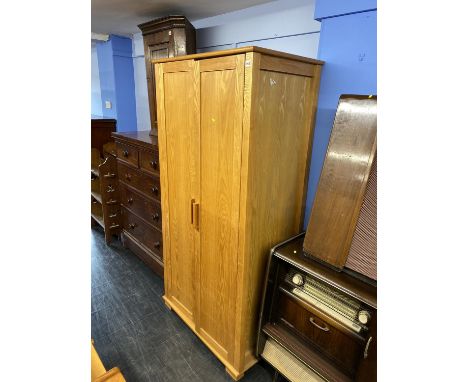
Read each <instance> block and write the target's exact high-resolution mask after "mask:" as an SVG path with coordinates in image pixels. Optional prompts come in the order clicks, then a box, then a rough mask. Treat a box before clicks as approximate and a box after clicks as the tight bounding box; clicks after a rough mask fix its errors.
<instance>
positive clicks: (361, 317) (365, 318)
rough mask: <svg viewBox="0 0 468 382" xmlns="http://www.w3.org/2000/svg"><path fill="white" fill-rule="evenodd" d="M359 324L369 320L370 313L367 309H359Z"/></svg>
mask: <svg viewBox="0 0 468 382" xmlns="http://www.w3.org/2000/svg"><path fill="white" fill-rule="evenodd" d="M358 319H359V322H360V323H361V324H364V325H365V324H367V323H368V322H369V320H370V313H369V312H368V311H367V310H361V311H360V312H359V315H358Z"/></svg>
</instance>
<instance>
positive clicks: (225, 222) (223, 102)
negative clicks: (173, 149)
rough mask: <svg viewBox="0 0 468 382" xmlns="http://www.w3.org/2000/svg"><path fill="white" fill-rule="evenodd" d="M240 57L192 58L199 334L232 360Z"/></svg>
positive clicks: (239, 135) (238, 178)
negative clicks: (196, 87) (196, 89)
mask: <svg viewBox="0 0 468 382" xmlns="http://www.w3.org/2000/svg"><path fill="white" fill-rule="evenodd" d="M244 58H245V56H244V55H243V54H242V55H236V56H227V57H220V58H213V59H207V60H202V61H199V62H198V63H197V65H198V71H199V80H200V143H201V145H200V193H201V195H200V198H201V199H200V235H201V236H200V264H199V272H200V273H199V282H200V294H199V307H198V309H199V316H198V320H197V321H198V329H199V333H200V335H201V336H202V337H203V338H204V339H205V340H206V341H207V342H209V343H210V344H211V345H212V347H213V348H214V349H216V352H217V353H218V356H221V357H222V358H224V359H226V360H232V359H233V351H234V325H235V319H234V318H235V308H236V307H235V301H236V285H237V280H236V277H237V258H238V231H239V224H238V223H239V192H240V167H241V141H242V115H243V94H244Z"/></svg>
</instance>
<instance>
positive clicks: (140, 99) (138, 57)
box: [132, 33, 151, 130]
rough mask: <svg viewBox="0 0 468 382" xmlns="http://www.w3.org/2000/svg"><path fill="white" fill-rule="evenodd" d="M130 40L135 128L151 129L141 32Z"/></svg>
mask: <svg viewBox="0 0 468 382" xmlns="http://www.w3.org/2000/svg"><path fill="white" fill-rule="evenodd" d="M132 41H133V44H132V45H133V54H132V55H133V75H134V80H135V102H136V115H137V130H149V129H151V121H150V112H149V105H148V86H147V84H146V68H145V52H144V47H143V36H142V35H141V33H138V34H134V35H133V38H132Z"/></svg>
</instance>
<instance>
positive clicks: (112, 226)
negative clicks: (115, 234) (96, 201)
mask: <svg viewBox="0 0 468 382" xmlns="http://www.w3.org/2000/svg"><path fill="white" fill-rule="evenodd" d="M114 228H119V225H118V224H114V225H111V226H110V227H109V229H114Z"/></svg>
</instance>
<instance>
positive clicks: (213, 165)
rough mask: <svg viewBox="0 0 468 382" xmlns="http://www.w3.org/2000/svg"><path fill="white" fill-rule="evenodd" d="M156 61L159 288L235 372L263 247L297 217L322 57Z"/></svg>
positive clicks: (240, 369) (239, 368) (249, 334)
mask: <svg viewBox="0 0 468 382" xmlns="http://www.w3.org/2000/svg"><path fill="white" fill-rule="evenodd" d="M154 64H155V72H156V98H157V115H158V139H159V158H160V171H161V173H160V176H161V199H162V215H163V237H164V254H163V257H164V286H165V295H164V297H163V298H164V301H165V303H166V304H167V305H168V306H169V307H170V308H171V309H173V310H174V311H175V312H176V313H177V314H178V315H179V316H180V317H181V318H182V320H183V321H184V322H185V323H186V324H187V325H188V326H189V327H190V328H191V329H192V330H193V331H194V332H195V333H196V334H197V335H198V336H199V337H200V339H201V340H202V341H203V342H204V343H205V344H206V345H207V346H208V348H209V349H210V350H211V351H212V352H213V353H214V354H215V355H216V356H217V357H218V358H219V360H220V361H221V362H223V363H224V365H225V366H226V371H227V372H228V373H229V374H230V375H231V376H232V377H233V378H234V379H236V380H237V379H239V378H241V377H242V376H243V374H244V372H245V371H246V370H247V369H248V368H250V367H251V366H252V365H253V364H255V362H256V361H257V360H256V358H255V357H254V346H255V335H256V325H257V320H258V309H259V304H260V293H261V287H262V284H263V278H264V271H265V266H266V260H267V257H268V252H269V249H270V248H271V247H272V246H273V245H274V244H277V243H278V242H280V241H282V240H284V239H286V238H289V237H291V236H292V235H294V234H297V233H299V232H300V231H301V229H302V222H303V213H304V205H305V199H306V192H307V181H308V173H309V161H310V152H311V143H312V138H313V130H314V128H313V127H314V120H315V111H316V107H317V96H318V87H319V82H320V71H321V67H322V64H323V62H322V61H317V60H313V59H309V58H305V57H299V56H295V55H291V54H286V53H281V52H277V51H272V50H268V49H262V48H257V47H246V48H239V49H233V50H228V51H218V52H212V53H203V54H194V55H189V56H179V57H173V58H169V59H161V60H157V61H154Z"/></svg>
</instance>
